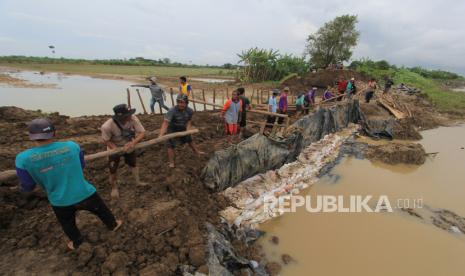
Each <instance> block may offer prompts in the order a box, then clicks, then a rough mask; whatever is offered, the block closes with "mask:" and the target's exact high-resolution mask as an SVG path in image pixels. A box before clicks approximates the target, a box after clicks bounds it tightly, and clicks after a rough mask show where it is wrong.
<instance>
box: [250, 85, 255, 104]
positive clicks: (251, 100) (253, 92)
mask: <svg viewBox="0 0 465 276" xmlns="http://www.w3.org/2000/svg"><path fill="white" fill-rule="evenodd" d="M254 94H255V89H254V88H252V97H250V103H251V104H253V95H254Z"/></svg>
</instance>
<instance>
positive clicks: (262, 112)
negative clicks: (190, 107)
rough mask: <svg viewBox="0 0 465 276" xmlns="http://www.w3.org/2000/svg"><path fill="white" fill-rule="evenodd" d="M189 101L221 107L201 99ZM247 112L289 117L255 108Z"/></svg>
mask: <svg viewBox="0 0 465 276" xmlns="http://www.w3.org/2000/svg"><path fill="white" fill-rule="evenodd" d="M190 101H191V102H195V103H199V104H206V105H210V106H215V107H218V108H223V106H221V105H218V104H212V103H209V102H205V101H201V100H192V99H191V100H190ZM247 112H251V113H257V114H262V115H268V116H274V117H280V118H287V117H289V116H287V115H286V114H279V113H273V112H268V111H263V110H256V109H250V110H247Z"/></svg>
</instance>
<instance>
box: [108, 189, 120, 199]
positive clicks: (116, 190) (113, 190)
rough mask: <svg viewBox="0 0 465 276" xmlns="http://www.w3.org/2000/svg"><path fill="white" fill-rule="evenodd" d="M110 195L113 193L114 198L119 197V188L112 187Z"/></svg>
mask: <svg viewBox="0 0 465 276" xmlns="http://www.w3.org/2000/svg"><path fill="white" fill-rule="evenodd" d="M110 195H111V197H112V198H115V199H118V198H119V191H118V188H113V189H111V193H110Z"/></svg>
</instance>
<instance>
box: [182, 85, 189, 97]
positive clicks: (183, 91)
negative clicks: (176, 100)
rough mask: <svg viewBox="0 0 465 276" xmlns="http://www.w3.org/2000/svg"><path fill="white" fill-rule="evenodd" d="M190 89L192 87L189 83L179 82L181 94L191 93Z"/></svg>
mask: <svg viewBox="0 0 465 276" xmlns="http://www.w3.org/2000/svg"><path fill="white" fill-rule="evenodd" d="M191 90H192V87H191V85H190V84H188V83H185V84H181V93H182V94H184V95H187V96H189V94H190V93H191Z"/></svg>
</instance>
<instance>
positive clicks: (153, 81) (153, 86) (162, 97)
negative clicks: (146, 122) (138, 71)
mask: <svg viewBox="0 0 465 276" xmlns="http://www.w3.org/2000/svg"><path fill="white" fill-rule="evenodd" d="M148 80H149V81H150V84H148V85H147V84H133V85H131V87H144V88H148V89H150V93H151V94H152V98H151V99H150V111H151V112H152V114H153V113H155V104H156V103H158V104H159V105H160V108H163V109H164V110H166V111H168V110H169V108H168V107H167V106H166V105H165V101H166V93H165V91H164V90H163V88H161V87H160V86H159V85H158V84H157V78H156V77H150V78H148Z"/></svg>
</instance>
